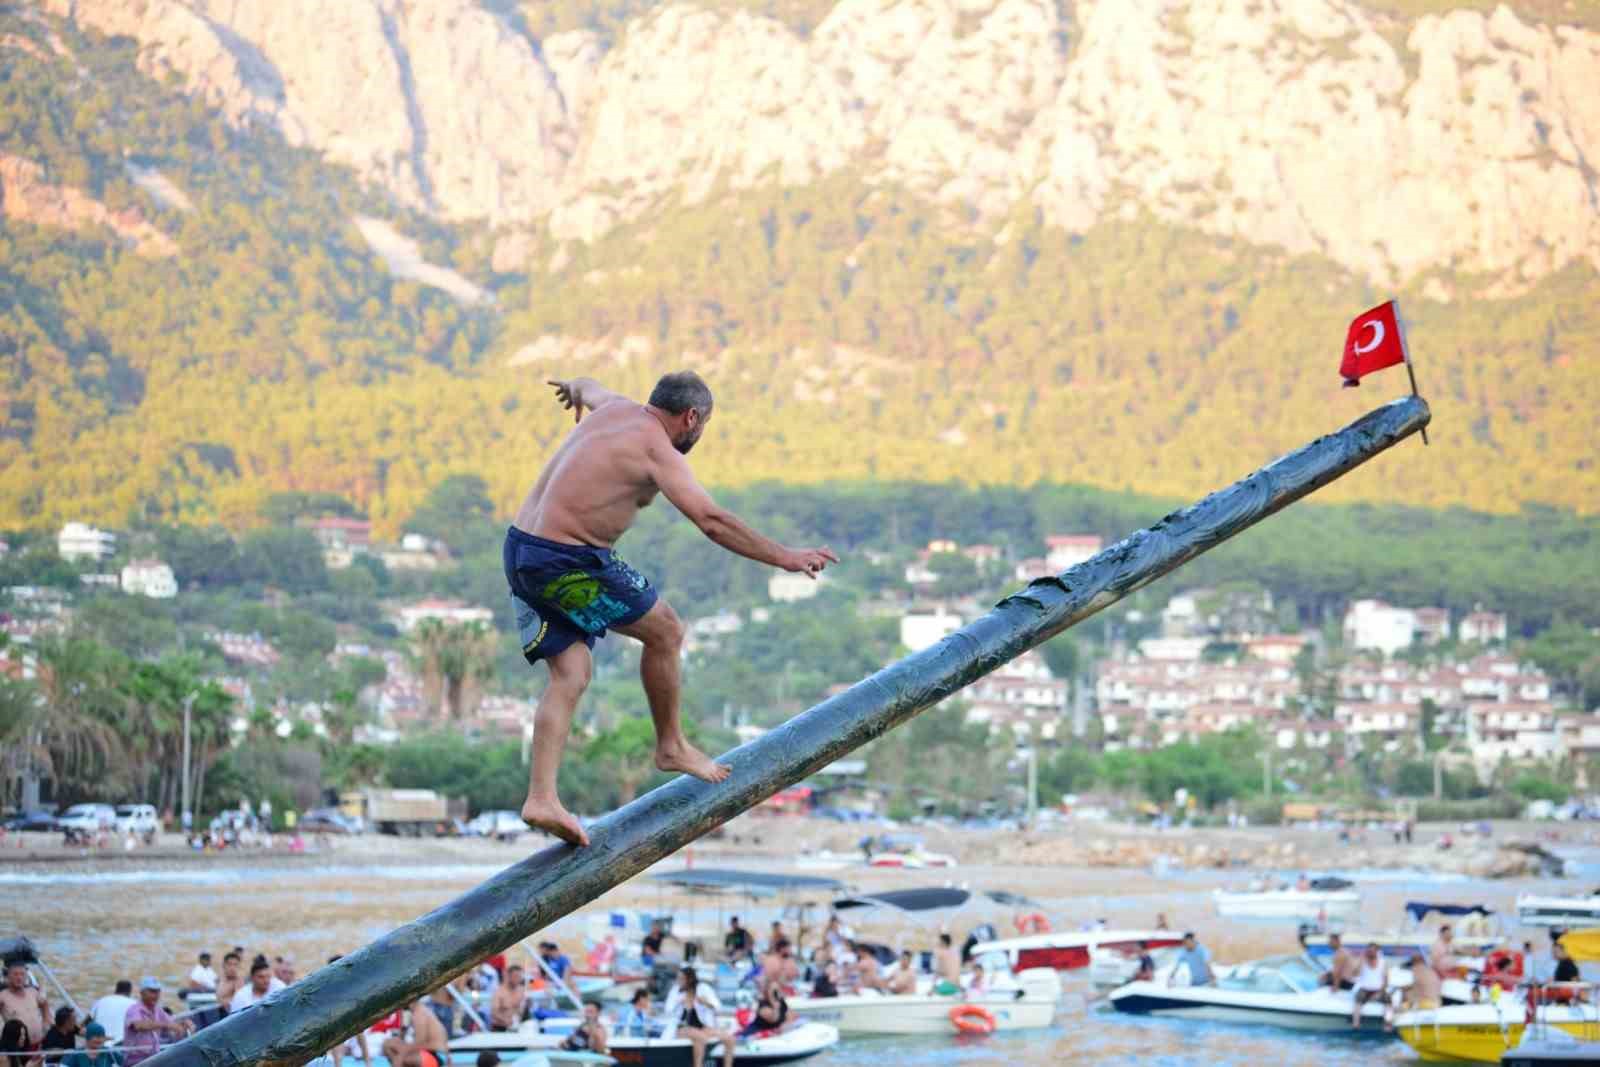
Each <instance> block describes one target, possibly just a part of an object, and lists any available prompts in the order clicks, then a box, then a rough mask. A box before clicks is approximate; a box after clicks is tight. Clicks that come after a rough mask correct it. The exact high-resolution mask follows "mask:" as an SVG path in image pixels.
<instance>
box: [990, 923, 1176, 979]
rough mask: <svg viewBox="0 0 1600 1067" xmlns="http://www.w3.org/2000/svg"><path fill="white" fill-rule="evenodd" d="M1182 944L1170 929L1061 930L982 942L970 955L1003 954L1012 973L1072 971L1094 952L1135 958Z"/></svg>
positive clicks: (1086, 960) (1082, 964) (1081, 966)
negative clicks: (1145, 951)
mask: <svg viewBox="0 0 1600 1067" xmlns="http://www.w3.org/2000/svg"><path fill="white" fill-rule="evenodd" d="M1182 943H1183V935H1182V934H1180V933H1178V932H1176V931H1173V930H1060V931H1050V932H1046V933H1039V934H1030V935H1028V936H1026V937H1011V938H1006V939H1004V940H996V941H985V942H982V943H980V944H977V945H974V946H973V947H972V956H973V958H974V959H982V958H984V957H987V956H990V955H1002V956H1004V957H1005V964H1006V966H1007V967H1008V968H1009V969H1010V970H1011V971H1012V972H1013V973H1014V974H1021V973H1022V972H1023V971H1030V970H1033V969H1034V968H1036V967H1049V968H1050V969H1052V970H1056V971H1075V970H1079V969H1080V968H1083V967H1087V966H1089V964H1090V962H1091V958H1092V954H1093V953H1095V952H1097V951H1101V952H1115V953H1120V954H1122V955H1125V956H1132V957H1137V956H1138V954H1139V952H1140V951H1141V949H1142V948H1149V949H1161V948H1172V947H1174V946H1176V945H1180V944H1182ZM985 966H987V964H986V965H985Z"/></svg>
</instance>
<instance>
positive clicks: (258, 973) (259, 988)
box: [228, 956, 273, 1014]
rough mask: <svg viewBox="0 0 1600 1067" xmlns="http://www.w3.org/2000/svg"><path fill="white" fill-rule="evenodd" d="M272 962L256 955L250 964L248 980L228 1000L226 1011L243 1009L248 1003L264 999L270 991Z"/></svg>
mask: <svg viewBox="0 0 1600 1067" xmlns="http://www.w3.org/2000/svg"><path fill="white" fill-rule="evenodd" d="M272 982H273V976H272V964H270V963H268V962H267V961H266V959H265V958H264V957H261V956H257V957H256V960H255V962H254V963H252V964H251V965H250V981H248V982H247V983H245V984H244V985H242V986H240V987H239V989H238V990H237V991H236V992H235V993H234V994H233V999H232V1000H230V1001H228V1012H229V1014H232V1013H233V1012H236V1011H244V1010H245V1009H246V1008H248V1007H249V1006H250V1005H252V1004H255V1003H256V1002H258V1001H261V1000H265V999H266V998H267V997H268V996H269V995H270V994H271V993H272Z"/></svg>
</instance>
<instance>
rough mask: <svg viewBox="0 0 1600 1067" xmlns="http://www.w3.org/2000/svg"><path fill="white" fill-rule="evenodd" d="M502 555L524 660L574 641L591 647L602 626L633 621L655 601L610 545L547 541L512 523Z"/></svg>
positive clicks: (548, 654)
mask: <svg viewBox="0 0 1600 1067" xmlns="http://www.w3.org/2000/svg"><path fill="white" fill-rule="evenodd" d="M502 558H503V561H504V563H505V571H506V583H507V584H508V585H510V586H511V605H512V607H513V608H514V609H516V614H517V630H518V631H519V632H520V635H521V638H522V655H523V657H524V658H525V659H526V660H527V661H528V662H529V663H537V662H539V661H540V660H542V659H549V658H550V657H552V656H554V655H556V654H558V653H560V652H561V651H562V650H564V649H566V648H567V647H568V646H569V645H571V644H572V643H573V642H574V641H579V640H581V641H583V643H584V644H586V645H588V646H589V647H590V648H593V647H594V643H595V640H596V639H597V638H601V637H604V636H605V634H606V628H607V627H609V626H626V625H628V624H629V623H632V622H638V621H639V620H640V619H641V618H643V617H644V614H645V612H647V611H649V610H650V608H651V607H652V606H654V604H655V602H656V591H655V589H653V588H652V587H651V585H650V582H649V581H648V580H647V579H646V578H645V576H644V575H642V574H640V573H639V572H638V571H636V570H634V569H633V568H632V567H630V566H628V565H627V564H626V563H624V562H622V559H621V557H619V556H618V555H617V554H616V553H615V552H613V551H612V550H611V549H609V548H596V547H595V546H593V545H568V544H563V543H561V542H560V541H547V540H545V539H544V538H542V537H534V536H533V535H532V534H528V533H523V532H522V531H521V530H519V529H517V528H516V527H515V526H512V527H509V528H508V529H507V530H506V543H505V548H504V550H503V551H502Z"/></svg>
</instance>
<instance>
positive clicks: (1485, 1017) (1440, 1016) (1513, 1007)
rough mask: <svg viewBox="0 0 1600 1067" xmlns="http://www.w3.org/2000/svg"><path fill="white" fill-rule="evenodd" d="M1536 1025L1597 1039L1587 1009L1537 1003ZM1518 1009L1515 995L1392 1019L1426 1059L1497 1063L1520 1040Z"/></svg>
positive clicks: (1598, 1029) (1599, 1025) (1598, 1028)
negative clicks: (1584, 1015) (1539, 1004)
mask: <svg viewBox="0 0 1600 1067" xmlns="http://www.w3.org/2000/svg"><path fill="white" fill-rule="evenodd" d="M1539 1012H1540V1023H1539V1025H1540V1027H1541V1028H1548V1029H1554V1030H1562V1031H1564V1032H1565V1033H1567V1034H1568V1035H1570V1036H1571V1037H1574V1038H1577V1039H1578V1040H1580V1041H1595V1040H1600V1022H1597V1021H1596V1019H1595V1016H1594V1010H1593V1008H1590V1009H1589V1015H1588V1018H1584V1017H1583V1014H1582V1012H1581V1010H1578V1009H1573V1008H1568V1007H1555V1006H1553V1007H1548V1008H1540V1009H1539ZM1526 1029H1527V1027H1526V1025H1525V1023H1524V1009H1523V1006H1522V1004H1521V1002H1520V1001H1518V1000H1516V999H1515V998H1502V1001H1501V1003H1500V1004H1499V1005H1492V1004H1470V1005H1462V1006H1459V1007H1446V1008H1439V1009H1437V1010H1435V1011H1417V1012H1407V1013H1405V1014H1402V1015H1400V1016H1398V1017H1397V1018H1396V1019H1395V1021H1394V1031H1395V1036H1397V1037H1399V1038H1400V1040H1402V1041H1404V1042H1405V1043H1406V1044H1407V1045H1409V1046H1411V1050H1412V1051H1413V1052H1415V1053H1416V1054H1417V1056H1418V1057H1419V1058H1420V1059H1423V1060H1427V1061H1428V1062H1430V1063H1450V1062H1461V1061H1465V1062H1468V1063H1499V1062H1500V1060H1501V1058H1502V1057H1503V1056H1504V1055H1505V1054H1506V1053H1507V1052H1508V1051H1509V1050H1511V1049H1514V1048H1516V1047H1517V1045H1518V1044H1519V1043H1520V1042H1521V1041H1522V1035H1523V1031H1524V1030H1526Z"/></svg>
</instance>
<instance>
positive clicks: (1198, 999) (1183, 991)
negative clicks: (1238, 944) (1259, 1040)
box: [1110, 956, 1386, 1031]
mask: <svg viewBox="0 0 1600 1067" xmlns="http://www.w3.org/2000/svg"><path fill="white" fill-rule="evenodd" d="M1213 973H1214V975H1215V981H1214V982H1213V983H1212V984H1211V985H1203V986H1195V985H1184V984H1181V981H1182V979H1184V978H1186V977H1187V975H1186V974H1185V973H1184V972H1183V971H1181V970H1178V971H1177V972H1176V973H1174V972H1171V971H1169V972H1167V974H1166V975H1165V976H1162V975H1160V974H1159V973H1158V976H1157V978H1156V979H1155V980H1154V981H1142V982H1130V983H1128V984H1127V985H1125V986H1123V987H1122V988H1120V989H1118V990H1116V991H1114V992H1113V993H1112V994H1111V996H1110V1000H1111V1006H1112V1007H1113V1008H1115V1009H1116V1010H1117V1011H1121V1012H1127V1013H1129V1014H1132V1015H1174V1016H1178V1017H1181V1018H1185V1019H1207V1020H1211V1021H1214V1022H1236V1023H1257V1024H1262V1025H1267V1026H1281V1027H1288V1028H1290V1029H1295V1030H1333V1031H1348V1030H1350V1028H1351V1027H1350V1013H1351V1009H1352V1008H1353V1007H1354V1001H1353V995H1352V994H1351V993H1348V992H1341V991H1335V990H1330V989H1328V988H1327V987H1326V986H1321V985H1318V984H1317V978H1318V975H1319V973H1320V972H1319V971H1318V969H1317V967H1316V966H1315V965H1314V964H1312V963H1311V961H1309V960H1307V959H1306V958H1305V957H1303V956H1272V957H1268V958H1267V959H1264V960H1258V961H1256V962H1254V963H1240V964H1235V965H1234V966H1231V967H1218V968H1215V969H1214V972H1213ZM1174 978H1177V979H1178V981H1176V982H1174V981H1173V979H1174ZM1385 1007H1386V1005H1385V1004H1383V1003H1381V1002H1378V1001H1373V1002H1370V1003H1368V1004H1365V1005H1363V1006H1362V1009H1361V1026H1360V1029H1362V1030H1382V1029H1383V1021H1384V1011H1385Z"/></svg>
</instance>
